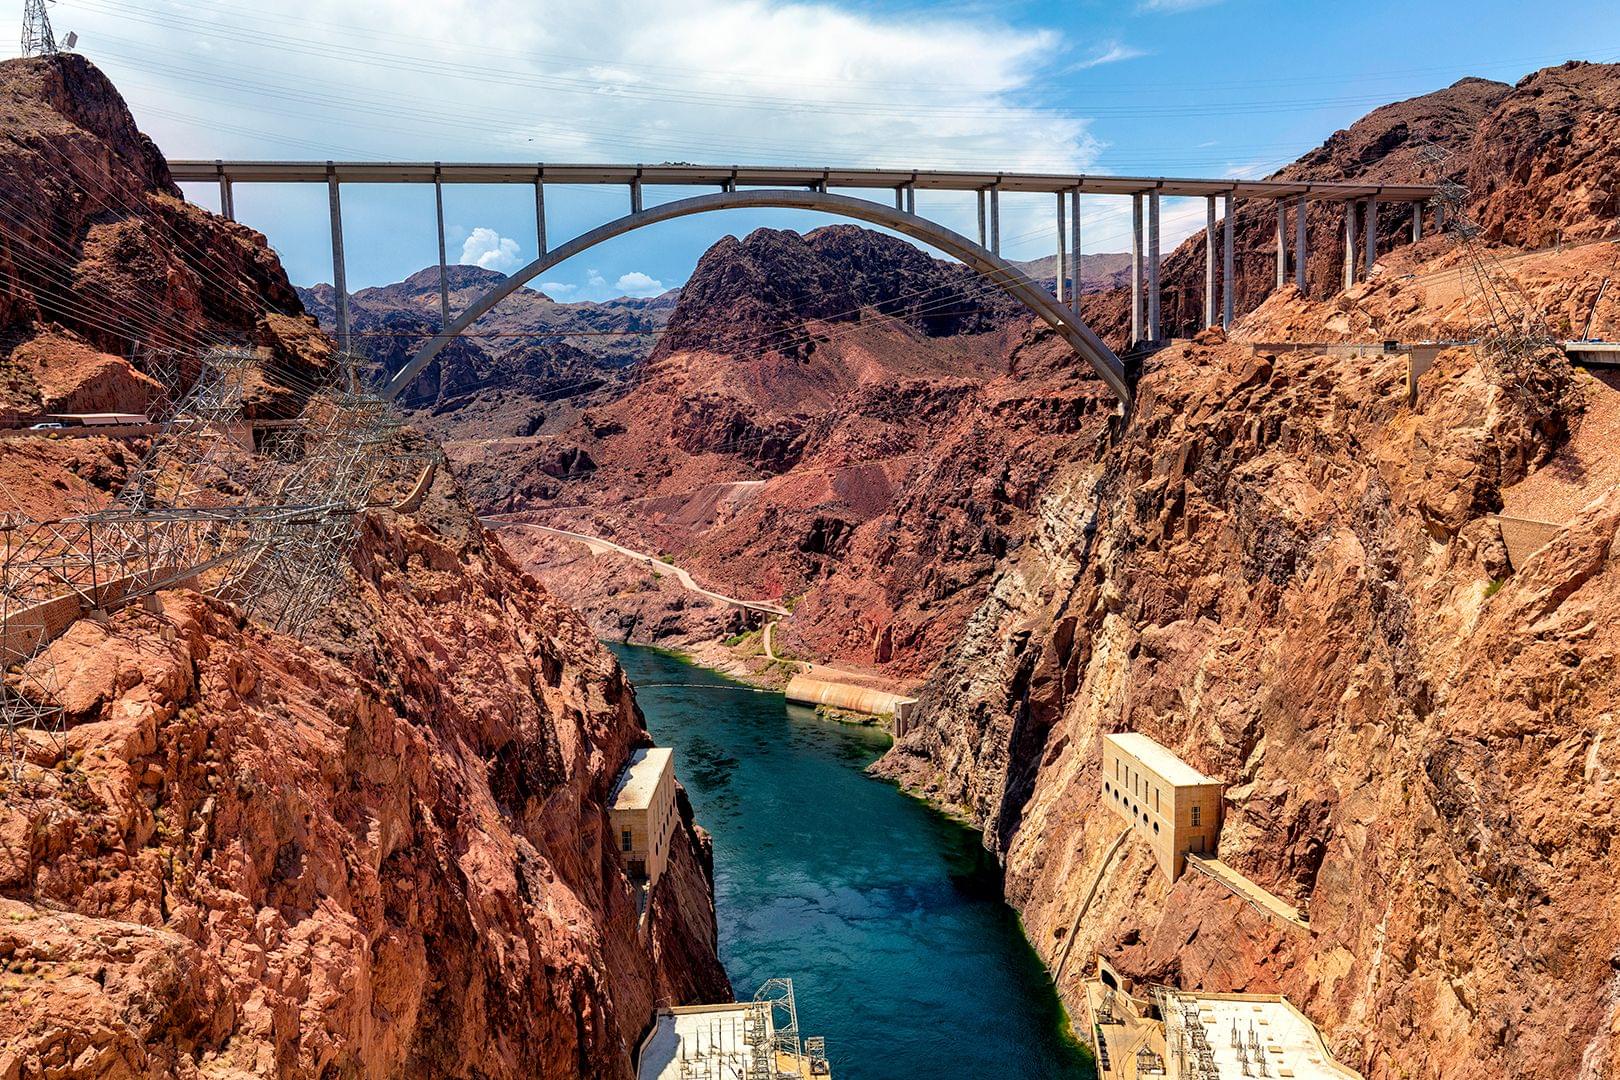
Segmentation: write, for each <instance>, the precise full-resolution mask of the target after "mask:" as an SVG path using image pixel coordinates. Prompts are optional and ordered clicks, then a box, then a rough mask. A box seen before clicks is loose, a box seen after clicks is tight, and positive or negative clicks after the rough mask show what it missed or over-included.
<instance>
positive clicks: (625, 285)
mask: <svg viewBox="0 0 1620 1080" xmlns="http://www.w3.org/2000/svg"><path fill="white" fill-rule="evenodd" d="M613 287H614V288H615V289H618V290H619V291H620V292H622V293H624V295H626V296H657V295H658V294H659V293H661V292H663V291H664V283H663V282H662V281H659V280H658V279H657V278H653V277H649V276H647V275H646V274H643V273H642V272H641V271H640V270H632V271H630V272H629V273H628V274H621V275H619V280H618V281H616V282H614V284H613Z"/></svg>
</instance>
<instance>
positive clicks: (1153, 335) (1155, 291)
mask: <svg viewBox="0 0 1620 1080" xmlns="http://www.w3.org/2000/svg"><path fill="white" fill-rule="evenodd" d="M1147 264H1148V266H1147V279H1148V340H1149V341H1152V342H1154V343H1157V342H1158V341H1159V340H1160V339H1161V338H1162V337H1163V330H1162V327H1161V324H1160V315H1161V314H1162V313H1163V298H1162V297H1161V296H1160V295H1159V190H1158V188H1154V189H1153V190H1152V191H1150V192H1148V253H1147Z"/></svg>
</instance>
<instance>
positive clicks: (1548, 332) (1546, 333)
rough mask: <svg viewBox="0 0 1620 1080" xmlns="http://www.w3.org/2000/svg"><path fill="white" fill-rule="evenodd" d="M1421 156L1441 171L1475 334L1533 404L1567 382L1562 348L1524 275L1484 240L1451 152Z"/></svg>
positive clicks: (1444, 208)
mask: <svg viewBox="0 0 1620 1080" xmlns="http://www.w3.org/2000/svg"><path fill="white" fill-rule="evenodd" d="M1419 160H1420V161H1422V162H1424V163H1425V164H1428V165H1431V166H1434V167H1436V168H1437V169H1438V170H1439V171H1440V173H1441V179H1440V183H1439V192H1438V194H1437V195H1436V196H1435V201H1436V202H1437V203H1438V205H1439V208H1440V213H1441V214H1442V215H1443V216H1444V219H1445V221H1446V223H1447V225H1446V231H1447V233H1448V235H1449V236H1450V237H1451V241H1452V245H1453V247H1454V249H1455V250H1456V251H1457V252H1458V254H1459V255H1460V262H1461V265H1460V267H1459V273H1460V274H1461V275H1462V280H1463V286H1464V291H1465V293H1471V294H1472V297H1471V299H1472V300H1473V303H1472V304H1471V309H1472V311H1473V313H1474V314H1473V323H1474V326H1473V337H1474V338H1475V340H1476V341H1477V342H1478V347H1479V350H1480V353H1481V355H1482V356H1483V358H1484V359H1485V361H1486V362H1487V364H1488V365H1489V366H1490V368H1491V369H1493V370H1494V373H1495V374H1496V376H1497V377H1498V378H1499V379H1501V380H1502V381H1503V382H1504V383H1505V384H1506V385H1507V387H1508V388H1509V389H1510V390H1512V391H1513V392H1515V393H1516V394H1517V395H1518V396H1519V397H1520V399H1521V400H1522V401H1524V402H1526V403H1527V404H1529V403H1532V402H1534V401H1535V400H1536V399H1537V398H1538V397H1543V396H1545V395H1546V394H1547V393H1548V392H1549V391H1550V392H1553V393H1556V392H1557V389H1558V387H1559V386H1560V384H1561V382H1562V380H1561V379H1560V378H1559V375H1560V371H1559V367H1560V364H1561V358H1562V355H1563V352H1562V349H1560V348H1559V346H1558V342H1557V339H1556V338H1555V336H1554V334H1553V332H1552V329H1551V327H1549V326H1548V325H1547V321H1546V319H1545V318H1543V317H1542V314H1541V311H1540V309H1539V307H1538V306H1537V305H1536V303H1535V302H1534V301H1533V300H1532V299H1531V298H1530V297H1529V295H1527V294H1526V293H1525V291H1524V287H1523V286H1522V285H1520V284H1519V280H1518V278H1516V277H1515V276H1514V275H1512V274H1511V273H1509V272H1508V271H1507V269H1506V268H1505V267H1504V266H1503V265H1502V262H1501V260H1500V259H1499V258H1497V257H1496V255H1495V254H1494V253H1493V252H1491V251H1490V250H1489V249H1487V248H1486V247H1485V245H1484V243H1483V241H1482V240H1481V236H1480V234H1481V231H1482V230H1481V229H1480V227H1479V224H1478V223H1477V222H1475V221H1474V220H1473V219H1471V218H1470V217H1469V216H1468V213H1467V203H1468V198H1469V190H1468V188H1466V187H1464V186H1463V185H1462V184H1461V183H1459V182H1457V181H1456V180H1455V179H1452V178H1451V173H1452V161H1451V152H1450V151H1449V150H1447V149H1446V148H1445V147H1442V146H1439V145H1436V144H1434V143H1430V144H1428V145H1427V146H1425V147H1423V148H1422V149H1421V150H1420V151H1419Z"/></svg>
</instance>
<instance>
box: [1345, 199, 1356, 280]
mask: <svg viewBox="0 0 1620 1080" xmlns="http://www.w3.org/2000/svg"><path fill="white" fill-rule="evenodd" d="M1358 254H1359V253H1358V252H1357V251H1356V201H1355V200H1354V199H1346V200H1345V202H1344V287H1345V288H1346V289H1348V288H1350V287H1351V286H1352V285H1354V284H1355V283H1356V262H1357V259H1356V256H1357V255H1358Z"/></svg>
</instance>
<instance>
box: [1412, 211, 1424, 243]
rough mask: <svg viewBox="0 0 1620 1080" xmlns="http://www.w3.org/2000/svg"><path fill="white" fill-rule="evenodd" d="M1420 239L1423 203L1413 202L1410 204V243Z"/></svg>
mask: <svg viewBox="0 0 1620 1080" xmlns="http://www.w3.org/2000/svg"><path fill="white" fill-rule="evenodd" d="M1421 239H1423V204H1422V203H1420V202H1414V203H1413V204H1412V243H1414V244H1415V243H1417V242H1418V241H1419V240H1421Z"/></svg>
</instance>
